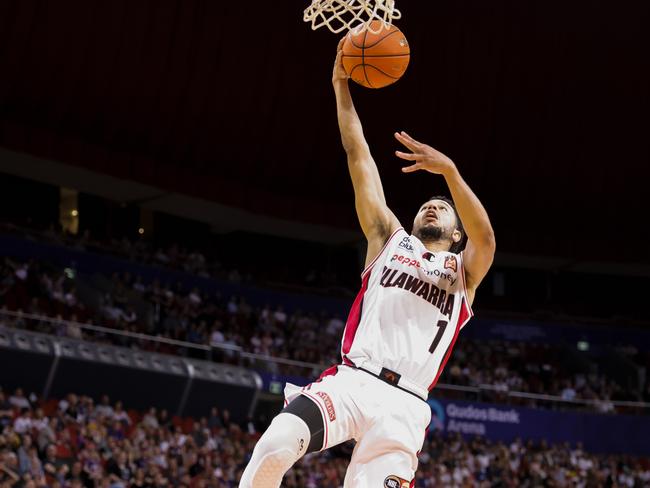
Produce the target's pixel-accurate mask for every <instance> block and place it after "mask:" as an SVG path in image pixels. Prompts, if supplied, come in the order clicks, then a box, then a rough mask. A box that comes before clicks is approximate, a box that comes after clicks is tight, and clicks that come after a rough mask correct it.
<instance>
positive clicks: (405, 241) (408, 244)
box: [399, 237, 413, 251]
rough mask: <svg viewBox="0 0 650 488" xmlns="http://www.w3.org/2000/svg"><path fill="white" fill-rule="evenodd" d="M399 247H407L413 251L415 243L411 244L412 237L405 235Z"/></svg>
mask: <svg viewBox="0 0 650 488" xmlns="http://www.w3.org/2000/svg"><path fill="white" fill-rule="evenodd" d="M399 247H401V248H403V249H406V250H407V251H413V245H412V244H411V239H410V238H409V237H403V238H402V240H401V241H400V243H399Z"/></svg>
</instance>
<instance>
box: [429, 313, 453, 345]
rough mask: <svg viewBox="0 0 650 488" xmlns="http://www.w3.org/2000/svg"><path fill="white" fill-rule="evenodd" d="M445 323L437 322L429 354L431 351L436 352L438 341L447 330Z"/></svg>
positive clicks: (444, 321) (443, 321)
mask: <svg viewBox="0 0 650 488" xmlns="http://www.w3.org/2000/svg"><path fill="white" fill-rule="evenodd" d="M448 323H449V322H447V321H446V320H438V332H436V336H435V337H434V338H433V342H432V343H431V347H430V348H429V352H430V353H433V351H435V350H436V347H438V344H439V343H440V339H442V334H444V333H445V329H446V328H447V324H448Z"/></svg>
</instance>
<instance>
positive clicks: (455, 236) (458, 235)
mask: <svg viewBox="0 0 650 488" xmlns="http://www.w3.org/2000/svg"><path fill="white" fill-rule="evenodd" d="M462 238H463V234H461V233H460V231H459V230H458V229H454V231H453V232H452V233H451V239H452V240H453V241H454V242H460V240H461V239H462Z"/></svg>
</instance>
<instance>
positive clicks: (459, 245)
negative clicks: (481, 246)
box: [427, 195, 467, 254]
mask: <svg viewBox="0 0 650 488" xmlns="http://www.w3.org/2000/svg"><path fill="white" fill-rule="evenodd" d="M431 200H442V201H443V202H446V203H448V204H449V206H450V207H451V208H453V209H454V215H455V216H456V229H458V231H459V232H460V240H459V241H458V242H454V243H453V244H452V245H451V247H450V248H449V252H453V253H455V254H458V253H459V252H461V251H462V250H463V249H465V244H466V243H467V234H465V228H464V227H463V222H462V221H461V220H460V215H458V210H456V205H454V201H453V200H452V199H451V198H448V197H445V196H442V195H437V196H433V197H431V198H429V199H428V200H427V202H430V201H431Z"/></svg>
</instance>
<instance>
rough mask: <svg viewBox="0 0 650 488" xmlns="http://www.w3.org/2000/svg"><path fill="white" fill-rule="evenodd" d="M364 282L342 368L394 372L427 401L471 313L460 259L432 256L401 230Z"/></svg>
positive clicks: (350, 318)
mask: <svg viewBox="0 0 650 488" xmlns="http://www.w3.org/2000/svg"><path fill="white" fill-rule="evenodd" d="M361 278H362V286H361V291H360V292H359V294H358V295H357V297H356V299H355V301H354V304H353V305H352V309H351V310H350V314H349V316H348V320H347V323H346V326H345V331H344V333H343V341H342V347H341V356H342V357H343V360H344V362H346V363H348V364H349V363H350V362H351V363H353V365H354V366H356V367H358V368H363V369H367V370H369V371H372V372H374V373H378V372H379V371H380V370H381V369H382V368H386V369H388V370H391V371H392V372H394V373H397V374H398V375H400V376H401V378H400V383H399V384H400V386H403V387H405V388H407V389H409V390H411V391H413V392H415V393H417V394H418V395H420V396H422V397H424V398H426V396H427V394H428V390H430V389H431V388H433V387H434V386H435V384H436V381H437V380H438V377H439V376H440V373H441V372H442V370H443V368H444V366H445V363H446V362H447V360H448V359H449V356H450V354H451V350H452V348H453V346H454V343H455V342H456V338H457V337H458V333H459V331H460V329H461V328H463V327H464V326H465V324H466V323H467V321H468V320H469V319H470V318H471V317H472V315H473V314H472V310H471V307H470V305H469V300H468V297H467V291H466V288H465V274H464V270H463V254H462V253H460V254H454V253H450V252H444V251H440V252H436V253H431V252H430V251H428V250H427V248H426V247H424V244H423V243H422V241H420V240H419V239H418V238H417V237H415V236H411V235H409V234H408V233H407V232H406V231H405V230H404V229H403V228H399V229H397V230H396V231H395V232H394V233H393V235H392V236H391V237H390V238H389V239H388V242H386V244H385V245H384V248H383V249H382V250H381V252H380V253H379V255H378V256H377V257H376V258H375V259H374V261H373V262H372V263H370V265H368V267H367V268H366V269H365V270H364V272H363V273H362V275H361Z"/></svg>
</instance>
